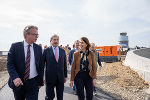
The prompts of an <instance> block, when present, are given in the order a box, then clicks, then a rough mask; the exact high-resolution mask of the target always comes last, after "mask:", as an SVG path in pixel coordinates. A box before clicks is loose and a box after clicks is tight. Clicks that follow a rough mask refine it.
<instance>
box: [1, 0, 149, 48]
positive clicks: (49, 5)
mask: <svg viewBox="0 0 150 100" xmlns="http://www.w3.org/2000/svg"><path fill="white" fill-rule="evenodd" d="M149 11H150V2H149V1H148V0H125V1H122V0H64V1H59V2H58V0H25V1H20V0H12V1H10V0H1V3H0V35H1V37H0V39H4V38H5V40H1V41H0V44H1V45H0V46H1V47H0V48H4V47H5V48H8V44H9V45H10V43H11V42H14V41H20V40H23V38H22V35H20V34H22V30H23V28H24V27H25V26H26V25H28V24H33V25H37V26H38V27H39V34H40V37H39V39H38V41H37V43H43V44H49V37H50V36H51V35H52V34H53V33H58V34H59V35H60V39H61V40H60V43H61V44H63V45H66V44H69V45H72V44H73V42H74V41H75V40H76V39H80V38H81V37H82V36H86V37H88V38H89V39H90V41H91V42H95V43H96V44H97V45H116V44H118V42H117V41H118V37H119V33H120V32H127V33H128V36H129V37H134V36H135V35H137V34H138V35H139V37H140V35H141V34H139V33H145V34H149V32H150V19H149V18H150V13H148V12H149ZM10 34H12V36H11V37H10ZM144 36H147V35H144ZM131 39H132V38H131ZM142 39H144V38H142ZM134 40H136V39H134ZM129 41H130V40H129ZM145 41H148V40H145ZM2 42H4V43H6V44H7V46H5V45H4V44H3V43H2ZM131 44H132V46H134V44H136V43H135V42H134V41H132V43H131Z"/></svg>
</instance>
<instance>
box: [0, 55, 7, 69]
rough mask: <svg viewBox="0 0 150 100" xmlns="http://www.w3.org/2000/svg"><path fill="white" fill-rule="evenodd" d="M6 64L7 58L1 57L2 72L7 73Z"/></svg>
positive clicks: (0, 67) (0, 66)
mask: <svg viewBox="0 0 150 100" xmlns="http://www.w3.org/2000/svg"><path fill="white" fill-rule="evenodd" d="M6 62H7V57H6V56H2V57H0V71H6Z"/></svg>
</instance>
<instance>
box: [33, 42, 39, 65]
mask: <svg viewBox="0 0 150 100" xmlns="http://www.w3.org/2000/svg"><path fill="white" fill-rule="evenodd" d="M33 50H34V58H35V65H36V64H37V55H38V54H37V48H36V46H35V44H34V43H33Z"/></svg>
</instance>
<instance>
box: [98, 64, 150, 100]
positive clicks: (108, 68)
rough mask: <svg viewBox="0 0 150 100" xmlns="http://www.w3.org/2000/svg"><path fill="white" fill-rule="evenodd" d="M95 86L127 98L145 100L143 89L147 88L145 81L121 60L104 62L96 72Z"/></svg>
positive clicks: (129, 99)
mask: <svg viewBox="0 0 150 100" xmlns="http://www.w3.org/2000/svg"><path fill="white" fill-rule="evenodd" d="M97 78H98V80H97V87H100V88H102V89H103V90H105V91H107V92H109V93H112V94H116V95H118V96H121V97H122V99H125V100H126V99H127V100H145V98H146V97H147V96H148V95H147V94H146V92H145V89H147V88H149V84H148V82H146V81H145V80H144V79H143V78H142V77H141V76H140V75H139V74H138V73H137V72H135V71H133V70H132V69H131V68H130V67H128V66H123V65H122V62H115V63H104V66H103V67H102V69H101V70H98V72H97Z"/></svg>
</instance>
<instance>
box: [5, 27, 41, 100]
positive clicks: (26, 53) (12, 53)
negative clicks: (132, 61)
mask: <svg viewBox="0 0 150 100" xmlns="http://www.w3.org/2000/svg"><path fill="white" fill-rule="evenodd" d="M23 35H24V41H21V42H16V43H13V44H12V45H11V47H10V50H9V52H8V57H7V70H8V73H9V76H10V77H9V81H8V85H9V87H10V88H11V89H12V90H13V93H14V98H15V100H25V99H26V100H38V93H39V88H40V87H41V86H43V70H42V66H41V58H42V48H41V46H39V45H38V44H35V42H36V40H37V38H38V36H39V34H38V27H36V26H33V25H29V26H26V27H25V28H24V31H23Z"/></svg>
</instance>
